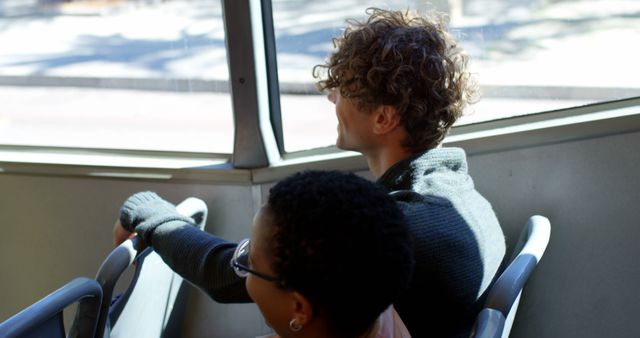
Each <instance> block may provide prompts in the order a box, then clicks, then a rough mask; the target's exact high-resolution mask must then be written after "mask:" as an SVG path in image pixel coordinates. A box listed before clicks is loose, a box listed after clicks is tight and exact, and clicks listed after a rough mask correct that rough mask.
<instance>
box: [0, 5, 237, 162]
mask: <svg viewBox="0 0 640 338" xmlns="http://www.w3.org/2000/svg"><path fill="white" fill-rule="evenodd" d="M0 46H2V48H0V96H1V97H2V101H1V102H0V144H4V145H32V146H57V147H74V148H75V147H80V148H107V149H136V150H164V151H184V152H207V153H230V152H231V151H232V144H233V120H232V114H231V99H230V95H229V93H228V84H227V82H228V71H227V61H226V51H225V41H224V26H223V22H222V8H221V3H220V1H216V0H3V1H0Z"/></svg>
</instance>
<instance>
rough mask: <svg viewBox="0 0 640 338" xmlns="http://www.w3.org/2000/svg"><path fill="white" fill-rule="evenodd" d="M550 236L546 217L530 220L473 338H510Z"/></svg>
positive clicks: (501, 275) (483, 311) (549, 227)
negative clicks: (521, 304)
mask: <svg viewBox="0 0 640 338" xmlns="http://www.w3.org/2000/svg"><path fill="white" fill-rule="evenodd" d="M550 236H551V224H550V223H549V220H548V219H547V218H546V217H543V216H537V215H536V216H531V217H530V218H529V221H528V222H527V224H526V225H525V227H524V228H523V230H522V232H521V233H520V238H519V239H518V243H517V244H516V246H515V248H514V253H513V256H512V260H511V263H510V264H509V266H507V268H506V269H505V270H504V271H503V272H502V274H500V277H499V278H498V279H497V280H496V282H495V284H494V285H493V286H492V287H491V290H490V291H489V294H488V296H487V300H486V302H485V306H484V309H483V310H482V311H481V312H480V314H479V315H478V318H477V319H476V323H475V326H474V330H473V332H472V334H471V337H478V338H479V337H482V338H486V337H508V336H509V333H510V332H511V326H512V325H513V320H514V318H515V313H516V311H517V309H518V304H519V303H520V295H521V294H522V288H523V287H524V285H525V284H526V282H527V280H528V279H529V277H530V276H531V273H532V272H533V270H534V269H535V268H536V265H537V264H538V262H539V261H540V259H541V258H542V255H543V254H544V251H545V250H546V248H547V244H548V243H549V238H550Z"/></svg>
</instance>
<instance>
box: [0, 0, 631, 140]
mask: <svg viewBox="0 0 640 338" xmlns="http://www.w3.org/2000/svg"><path fill="white" fill-rule="evenodd" d="M41 1H42V0H41ZM49 1H51V0H49ZM367 4H368V5H369V4H375V2H367ZM387 4H388V6H390V7H393V8H403V7H406V4H407V2H406V1H395V2H394V1H391V2H387ZM463 4H464V6H463V7H462V9H458V11H454V12H453V13H452V14H451V16H452V22H451V26H452V30H453V32H454V34H455V35H456V36H458V38H459V39H460V41H461V44H462V46H463V47H464V48H465V49H467V50H468V51H469V52H470V53H471V54H472V60H473V63H472V66H473V69H474V72H475V73H476V76H477V78H478V80H479V82H480V84H481V85H482V86H483V88H484V97H483V99H482V100H481V101H480V103H478V104H476V105H474V106H472V107H470V109H469V114H468V115H467V116H466V117H465V118H463V120H462V121H461V123H471V122H477V121H482V120H487V119H494V118H502V117H508V116H513V115H520V114H526V113H533V112H539V111H545V110H549V109H557V108H562V107H569V106H575V105H581V104H585V103H589V102H594V101H600V100H610V99H615V98H618V97H624V96H632V95H639V94H640V80H639V79H638V74H640V71H639V70H640V65H639V64H638V62H637V60H639V59H640V48H637V47H634V45H637V42H636V41H640V29H639V28H638V27H640V2H638V1H588V0H581V1H557V2H556V1H538V2H530V1H529V2H527V3H526V4H523V3H520V2H518V1H497V0H495V1H491V0H475V1H472V0H469V1H465V2H463ZM585 4H587V5H585ZM36 5H37V1H35V0H32V1H30V0H5V1H3V2H2V4H0V17H2V20H0V46H2V48H1V49H0V84H1V85H0V95H1V97H2V98H3V100H2V101H1V102H0V144H22V145H54V146H68V147H89V148H123V149H151V150H153V149H157V150H176V151H195V152H230V151H231V149H232V143H233V123H232V115H231V101H230V97H229V95H228V94H227V93H223V92H213V93H212V92H205V91H200V90H193V91H189V90H188V89H187V90H182V89H175V90H171V88H169V89H167V90H164V91H158V90H155V91H150V90H147V89H148V88H145V86H146V84H147V83H150V82H148V81H147V82H145V81H142V80H143V79H144V80H151V81H152V82H153V81H154V80H155V79H158V80H165V81H166V80H167V79H169V80H171V79H180V80H185V79H187V80H188V79H194V80H195V79H197V80H201V81H205V82H206V81H210V82H212V83H223V85H224V81H226V79H227V78H228V73H227V64H226V56H225V50H224V28H223V24H222V20H221V10H222V9H221V6H220V3H219V2H218V1H211V0H206V1H205V0H191V1H187V0H166V1H164V2H160V1H151V0H148V1H142V0H140V1H125V0H84V1H83V0H77V1H75V2H65V3H61V4H57V5H55V6H54V5H39V6H36ZM410 5H412V7H413V6H414V5H415V2H413V1H411V2H410ZM379 6H380V7H386V6H383V5H379ZM365 7H367V5H362V4H361V2H357V1H338V0H331V1H324V2H304V3H303V2H292V1H274V10H275V11H274V18H275V21H276V34H277V45H278V50H279V54H278V60H279V77H280V81H281V82H282V83H283V85H282V88H284V89H285V90H288V89H287V88H296V86H297V87H304V88H307V87H309V84H310V83H312V81H313V79H312V77H311V68H312V66H313V65H315V64H318V63H322V61H323V59H324V57H326V55H327V54H328V53H329V52H330V51H331V40H330V39H331V37H332V36H335V35H337V34H339V33H340V28H341V27H342V26H344V19H345V18H347V17H351V16H355V17H362V16H363V14H364V8H365ZM34 8H37V9H39V11H38V12H34ZM326 8H332V9H333V10H332V11H329V12H327V11H326ZM34 13H35V14H34ZM485 13H494V15H493V16H487V15H486V14H485ZM98 19H99V20H98ZM51 79H54V80H55V79H67V80H69V81H66V84H65V86H59V85H57V86H52V85H51V84H52V83H51V81H50V80H51ZM75 79H94V80H96V79H97V80H99V81H98V82H100V81H102V83H105V84H106V85H105V87H106V88H110V89H104V88H94V87H93V86H87V85H86V82H82V81H77V83H76V84H75V85H74V82H73V81H74V80H75ZM136 79H140V81H139V83H138V85H137V87H135V88H136V89H137V90H127V89H125V88H117V87H118V86H117V82H118V81H116V80H120V81H122V80H126V81H129V82H130V83H134V85H135V84H136V82H135V80H136ZM132 81H133V82H132ZM62 82H63V81H60V83H62ZM114 83H116V85H114ZM503 86H507V87H506V88H507V89H504V88H503ZM598 88H600V89H602V90H594V89H598ZM591 93H597V95H591ZM519 96H520V97H527V99H521V98H518V97H519ZM281 102H282V107H283V121H284V122H283V123H284V129H285V142H286V147H287V149H288V150H299V149H305V148H309V147H316V146H320V145H329V144H331V143H332V142H333V141H334V140H335V128H336V123H337V121H336V119H335V116H334V112H333V107H332V105H331V104H330V103H329V102H328V101H327V100H326V99H325V98H324V97H323V96H321V95H315V94H314V95H293V94H287V93H284V94H283V96H282V98H281Z"/></svg>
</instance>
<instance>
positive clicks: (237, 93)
mask: <svg viewBox="0 0 640 338" xmlns="http://www.w3.org/2000/svg"><path fill="white" fill-rule="evenodd" d="M263 2H265V3H266V4H267V5H269V6H268V8H267V9H268V10H269V11H270V10H271V8H270V4H269V2H268V1H261V0H222V6H223V10H224V24H225V35H226V44H227V60H228V63H229V85H230V91H231V97H232V105H233V116H234V126H235V135H234V149H233V158H232V162H233V165H234V166H235V167H236V168H260V167H267V166H269V165H270V164H273V163H275V162H277V161H278V160H279V159H280V152H279V150H278V145H277V142H276V138H275V132H274V130H278V129H274V128H273V126H272V116H271V114H270V111H271V110H272V109H275V110H276V111H274V112H272V113H275V114H276V115H275V116H276V119H274V122H278V123H279V121H280V119H279V114H280V111H279V110H280V109H279V101H278V100H279V98H278V94H279V93H278V87H277V74H275V44H274V42H273V26H272V22H271V21H270V20H269V21H268V22H267V23H268V24H269V25H271V26H270V30H269V29H267V32H269V33H270V40H269V39H265V28H264V27H265V26H264V20H263ZM266 14H267V15H271V13H270V12H268V13H266ZM269 18H270V16H269ZM266 40H267V41H268V43H267V44H268V45H269V46H266V44H265V41H266ZM267 47H268V48H267ZM267 49H269V55H267ZM278 128H281V126H278Z"/></svg>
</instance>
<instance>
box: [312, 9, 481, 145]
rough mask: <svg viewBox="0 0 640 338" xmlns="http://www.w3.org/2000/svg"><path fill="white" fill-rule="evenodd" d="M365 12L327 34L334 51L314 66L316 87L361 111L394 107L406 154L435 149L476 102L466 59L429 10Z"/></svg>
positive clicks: (467, 58) (473, 82) (436, 17)
mask: <svg viewBox="0 0 640 338" xmlns="http://www.w3.org/2000/svg"><path fill="white" fill-rule="evenodd" d="M366 12H367V14H369V18H368V19H367V20H366V21H364V22H359V21H356V20H349V21H347V22H348V24H349V26H348V27H347V28H346V30H345V31H344V34H343V35H342V36H340V37H338V38H334V39H333V43H334V45H335V46H336V47H337V48H338V49H337V51H335V52H334V53H333V54H332V55H331V56H330V58H329V60H328V61H327V63H326V64H323V65H317V66H315V67H314V69H313V76H314V77H315V78H317V79H320V80H319V81H318V88H319V89H320V90H325V89H337V90H339V92H340V94H341V95H342V96H343V97H345V98H347V99H350V100H353V102H354V104H355V105H356V107H357V108H358V109H359V110H362V111H367V112H369V111H372V110H374V109H375V108H377V107H378V106H380V105H391V106H393V107H395V108H396V110H397V111H398V113H399V114H400V119H401V121H402V124H403V126H404V128H405V130H406V131H407V138H406V139H405V140H404V142H403V146H404V147H406V148H408V149H411V150H412V151H413V152H422V151H425V150H429V149H432V148H435V147H436V146H437V145H438V144H440V142H442V140H443V139H444V137H445V136H446V134H447V132H448V131H449V129H450V128H451V126H452V125H453V124H454V123H455V121H456V120H457V119H458V118H460V116H462V113H463V109H464V108H465V106H466V105H467V104H468V103H472V102H475V101H476V100H477V92H478V90H477V84H476V82H475V80H474V79H473V77H472V76H471V73H470V72H469V71H468V69H467V65H468V60H469V57H468V56H467V54H466V53H465V52H464V50H463V49H462V48H460V47H459V46H458V44H457V42H456V40H455V39H454V37H453V36H452V35H451V34H449V33H448V32H447V28H446V25H445V20H444V18H443V16H442V15H440V14H438V13H436V12H432V13H430V14H429V15H427V16H417V15H412V14H411V13H409V11H405V12H403V11H387V10H382V9H378V8H368V9H367V11H366ZM323 69H324V70H325V71H326V74H324V73H325V72H321V70H323ZM325 76H326V78H323V77H325Z"/></svg>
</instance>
